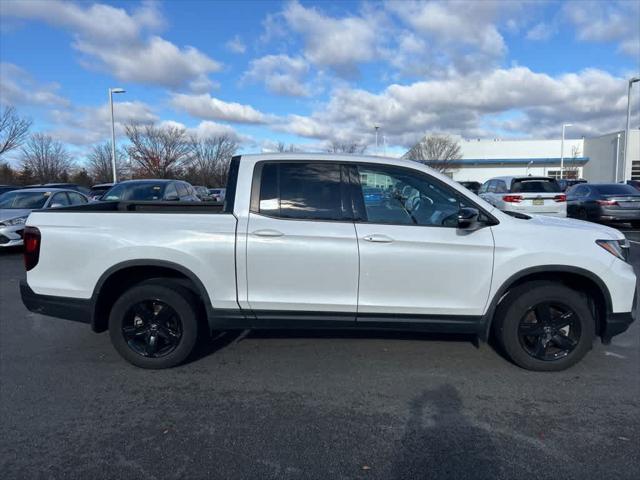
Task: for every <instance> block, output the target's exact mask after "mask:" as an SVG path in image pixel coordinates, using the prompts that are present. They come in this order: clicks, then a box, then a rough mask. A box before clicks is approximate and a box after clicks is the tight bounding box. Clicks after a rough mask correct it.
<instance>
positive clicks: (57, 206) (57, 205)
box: [49, 203, 64, 208]
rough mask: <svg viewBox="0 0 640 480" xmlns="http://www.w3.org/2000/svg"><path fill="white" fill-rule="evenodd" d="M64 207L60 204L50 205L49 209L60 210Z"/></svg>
mask: <svg viewBox="0 0 640 480" xmlns="http://www.w3.org/2000/svg"><path fill="white" fill-rule="evenodd" d="M61 207H64V205H62V204H61V203H52V204H51V205H49V208H61Z"/></svg>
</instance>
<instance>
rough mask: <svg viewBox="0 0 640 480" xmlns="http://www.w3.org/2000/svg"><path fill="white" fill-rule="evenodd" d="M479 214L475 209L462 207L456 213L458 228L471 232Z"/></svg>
mask: <svg viewBox="0 0 640 480" xmlns="http://www.w3.org/2000/svg"><path fill="white" fill-rule="evenodd" d="M479 216H480V212H478V210H476V209H475V208H469V207H462V208H461V209H460V211H459V212H458V228H461V229H463V230H473V229H474V228H475V227H476V226H477V224H478V217H479Z"/></svg>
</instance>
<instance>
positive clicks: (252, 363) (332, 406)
mask: <svg viewBox="0 0 640 480" xmlns="http://www.w3.org/2000/svg"><path fill="white" fill-rule="evenodd" d="M629 238H630V239H631V240H634V241H637V242H640V232H631V233H629ZM632 259H633V262H634V265H635V267H636V269H637V270H638V271H640V243H634V244H633V246H632ZM0 272H1V274H0V361H1V362H0V381H1V384H0V387H1V388H0V407H1V409H0V413H1V419H2V422H1V425H0V472H2V478H4V479H18V478H19V479H31V478H65V479H67V478H78V479H99V478H126V479H128V478H136V479H180V478H184V479H205V478H206V479H213V478H224V479H228V478H243V479H244V478H260V479H268V478H274V479H275V478H277V479H289V478H291V479H309V478H317V479H342V478H345V479H346V478H376V479H423V478H424V479H434V478H455V479H465V478H483V479H484V478H486V479H492V478H504V479H517V478H533V477H535V478H549V479H551V478H553V479H560V478H561V479H565V480H566V479H587V478H594V479H602V478H616V479H637V478H640V448H639V445H640V324H639V322H636V323H635V324H633V325H632V327H631V329H630V330H629V331H627V332H626V333H624V334H623V335H621V336H619V337H616V338H615V339H614V341H613V343H612V344H611V345H608V346H604V345H602V344H600V343H599V342H598V343H596V344H595V345H594V349H593V350H592V351H591V352H590V354H589V355H588V356H587V357H586V358H585V360H583V361H582V362H581V363H579V364H578V365H576V366H575V367H573V368H572V369H570V370H568V371H565V372H560V373H533V372H527V371H524V370H521V369H519V368H518V367H516V366H514V365H512V364H510V363H509V362H507V361H506V360H504V359H503V358H502V357H500V356H499V355H498V354H497V353H496V352H495V351H494V350H493V349H492V348H491V347H489V346H486V345H482V346H480V347H478V346H476V345H475V344H474V342H473V341H472V339H470V338H465V337H442V336H431V335H417V334H401V335H400V334H398V335H391V334H386V335H381V334H364V333H357V334H356V333H344V332H323V333H313V332H302V331H296V332H285V333H279V332H256V333H249V334H248V335H246V336H242V335H236V334H234V335H232V334H227V335H223V336H221V337H219V338H217V339H216V340H214V341H213V342H212V343H211V345H209V346H208V348H207V349H206V350H204V351H203V352H202V354H201V356H200V357H201V358H199V359H198V360H196V361H194V362H191V363H189V364H186V365H183V366H181V367H179V368H175V369H172V370H166V371H145V370H141V369H137V368H135V367H132V366H130V365H129V364H127V363H125V362H124V361H123V360H121V359H120V357H119V356H118V355H117V354H116V352H115V351H114V350H113V348H112V347H111V344H110V343H109V338H108V335H107V334H100V335H96V334H94V333H92V332H91V331H90V329H89V327H88V326H85V325H81V324H75V323H72V322H68V321H65V320H58V319H52V318H47V317H42V316H39V315H36V314H32V313H29V312H28V311H27V310H26V309H25V308H24V307H23V306H22V303H21V301H20V299H19V294H18V282H19V280H20V278H22V277H23V275H24V273H23V267H22V263H21V256H20V253H19V252H15V251H13V252H2V253H0Z"/></svg>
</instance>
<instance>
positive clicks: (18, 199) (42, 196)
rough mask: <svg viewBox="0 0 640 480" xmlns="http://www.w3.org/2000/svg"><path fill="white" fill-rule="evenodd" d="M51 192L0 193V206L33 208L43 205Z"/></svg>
mask: <svg viewBox="0 0 640 480" xmlns="http://www.w3.org/2000/svg"><path fill="white" fill-rule="evenodd" d="M50 196H51V192H25V191H14V192H7V193H4V194H2V195H0V208H24V209H30V210H34V209H37V208H42V207H44V204H45V203H46V202H47V199H48V198H49V197H50Z"/></svg>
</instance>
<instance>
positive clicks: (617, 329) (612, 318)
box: [602, 290, 638, 343]
mask: <svg viewBox="0 0 640 480" xmlns="http://www.w3.org/2000/svg"><path fill="white" fill-rule="evenodd" d="M637 312H638V291H637V290H636V293H635V294H634V295H633V307H632V308H631V311H630V312H624V313H607V315H606V317H605V319H604V325H603V328H602V341H603V342H604V343H608V342H610V341H611V338H613V337H615V336H616V335H619V334H621V333H623V332H625V331H626V330H627V329H628V328H629V326H630V325H631V324H632V323H633V321H634V320H635V318H636V314H637Z"/></svg>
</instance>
